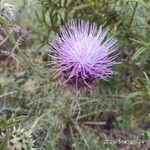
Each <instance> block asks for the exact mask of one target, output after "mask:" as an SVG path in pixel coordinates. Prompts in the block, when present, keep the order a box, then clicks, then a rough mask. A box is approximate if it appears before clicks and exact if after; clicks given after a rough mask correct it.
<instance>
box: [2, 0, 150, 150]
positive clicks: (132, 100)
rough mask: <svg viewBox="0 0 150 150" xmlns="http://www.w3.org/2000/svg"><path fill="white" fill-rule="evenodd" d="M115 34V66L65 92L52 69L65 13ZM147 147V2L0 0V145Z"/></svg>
mask: <svg viewBox="0 0 150 150" xmlns="http://www.w3.org/2000/svg"><path fill="white" fill-rule="evenodd" d="M78 18H79V19H83V20H89V21H90V22H91V23H92V22H96V23H97V25H98V26H101V25H102V26H103V27H105V28H106V29H107V31H108V33H109V34H110V35H112V36H114V37H117V39H118V45H119V48H118V52H119V55H118V57H117V60H118V61H120V62H122V63H121V64H119V65H116V66H115V67H114V70H115V71H116V72H117V74H116V75H114V76H112V78H111V79H109V81H102V80H98V81H97V82H96V86H95V88H94V90H93V91H87V92H84V93H82V92H77V93H71V92H70V91H69V89H67V88H64V87H62V86H60V85H59V82H58V81H57V80H54V79H53V76H52V75H51V73H50V72H51V66H49V65H47V62H48V61H49V60H50V59H51V57H50V56H49V54H50V48H49V46H48V44H49V42H50V41H51V36H52V35H54V34H56V33H58V29H59V26H60V25H63V24H64V23H66V22H67V21H68V20H71V19H78ZM35 149H37V150H116V149H118V150H132V149H133V150H136V149H137V150H148V149H150V1H149V0H34V1H33V0H0V150H35Z"/></svg>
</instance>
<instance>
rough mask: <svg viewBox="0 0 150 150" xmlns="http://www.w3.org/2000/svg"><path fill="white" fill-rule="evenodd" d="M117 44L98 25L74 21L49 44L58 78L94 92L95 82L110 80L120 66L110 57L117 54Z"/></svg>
mask: <svg viewBox="0 0 150 150" xmlns="http://www.w3.org/2000/svg"><path fill="white" fill-rule="evenodd" d="M116 43H117V40H116V39H115V38H114V37H109V38H107V31H106V30H104V29H103V28H102V27H97V25H96V23H89V21H81V20H71V21H70V22H68V23H67V24H65V25H64V26H61V27H60V29H59V35H55V36H53V37H52V41H51V43H50V48H51V49H52V50H53V54H54V55H53V56H52V61H51V63H52V64H53V67H54V68H53V69H54V70H53V71H54V73H55V76H56V77H59V79H60V80H61V83H63V84H65V85H69V86H70V87H72V88H73V89H81V88H85V87H87V88H91V87H92V85H93V83H94V80H95V79H97V78H101V79H107V78H108V77H109V76H110V75H111V74H113V73H114V72H113V71H112V68H111V67H112V66H113V65H115V64H118V62H116V60H115V58H116V56H111V54H112V53H114V52H115V51H116V50H117V44H116Z"/></svg>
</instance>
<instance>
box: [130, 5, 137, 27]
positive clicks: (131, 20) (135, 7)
mask: <svg viewBox="0 0 150 150" xmlns="http://www.w3.org/2000/svg"><path fill="white" fill-rule="evenodd" d="M137 6H138V3H137V2H136V3H135V6H134V10H133V13H132V16H131V19H130V21H129V28H130V27H131V25H132V22H133V18H134V15H135V12H136V9H137Z"/></svg>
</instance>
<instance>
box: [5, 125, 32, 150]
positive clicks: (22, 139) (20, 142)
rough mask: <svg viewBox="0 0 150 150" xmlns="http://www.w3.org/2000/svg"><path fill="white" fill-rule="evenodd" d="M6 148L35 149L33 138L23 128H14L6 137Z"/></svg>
mask: <svg viewBox="0 0 150 150" xmlns="http://www.w3.org/2000/svg"><path fill="white" fill-rule="evenodd" d="M8 149H10V150H12V149H15V150H21V149H25V150H35V148H34V140H33V139H32V135H31V133H29V132H25V131H24V129H20V128H18V129H16V128H14V129H13V131H12V133H11V136H10V137H9V139H8Z"/></svg>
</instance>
